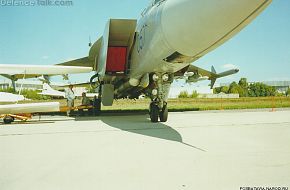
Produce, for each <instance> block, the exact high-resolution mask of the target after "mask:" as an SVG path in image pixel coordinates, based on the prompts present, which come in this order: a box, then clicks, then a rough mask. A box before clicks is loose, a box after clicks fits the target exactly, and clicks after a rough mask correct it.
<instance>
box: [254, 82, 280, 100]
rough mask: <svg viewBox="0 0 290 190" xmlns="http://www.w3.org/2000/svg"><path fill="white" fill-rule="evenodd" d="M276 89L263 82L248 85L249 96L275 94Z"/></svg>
mask: <svg viewBox="0 0 290 190" xmlns="http://www.w3.org/2000/svg"><path fill="white" fill-rule="evenodd" d="M275 94H276V89H275V88H273V87H271V86H268V85H265V84H263V83H259V82H258V83H254V84H251V85H250V86H249V96H250V97H267V96H275Z"/></svg>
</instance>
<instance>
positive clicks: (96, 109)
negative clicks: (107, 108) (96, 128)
mask: <svg viewBox="0 0 290 190" xmlns="http://www.w3.org/2000/svg"><path fill="white" fill-rule="evenodd" d="M101 110H102V101H101V99H96V100H95V103H94V114H95V115H96V116H99V115H101Z"/></svg>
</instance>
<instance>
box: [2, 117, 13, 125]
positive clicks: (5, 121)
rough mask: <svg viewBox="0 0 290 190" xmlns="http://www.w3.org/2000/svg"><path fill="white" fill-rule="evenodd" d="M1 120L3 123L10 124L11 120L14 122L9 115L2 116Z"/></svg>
mask: <svg viewBox="0 0 290 190" xmlns="http://www.w3.org/2000/svg"><path fill="white" fill-rule="evenodd" d="M3 122H4V124H11V123H12V122H14V118H13V117H10V116H7V117H4V119H3Z"/></svg>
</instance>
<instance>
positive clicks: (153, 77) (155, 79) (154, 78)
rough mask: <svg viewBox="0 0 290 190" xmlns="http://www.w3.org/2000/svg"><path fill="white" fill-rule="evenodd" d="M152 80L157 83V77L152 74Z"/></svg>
mask: <svg viewBox="0 0 290 190" xmlns="http://www.w3.org/2000/svg"><path fill="white" fill-rule="evenodd" d="M152 79H153V81H155V82H157V81H158V80H159V76H158V75H156V74H154V75H153V76H152Z"/></svg>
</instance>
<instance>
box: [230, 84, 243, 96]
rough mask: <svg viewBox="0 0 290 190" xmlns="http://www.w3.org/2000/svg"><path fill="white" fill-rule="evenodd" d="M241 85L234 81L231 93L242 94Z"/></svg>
mask: <svg viewBox="0 0 290 190" xmlns="http://www.w3.org/2000/svg"><path fill="white" fill-rule="evenodd" d="M240 91H241V87H240V86H239V85H238V84H237V83H236V82H232V83H231V85H230V87H229V94H240Z"/></svg>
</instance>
